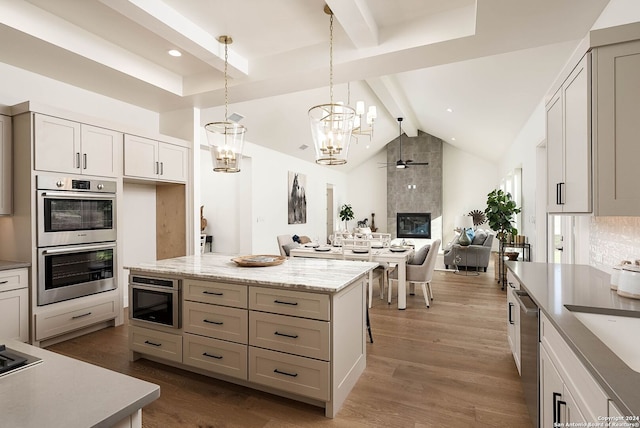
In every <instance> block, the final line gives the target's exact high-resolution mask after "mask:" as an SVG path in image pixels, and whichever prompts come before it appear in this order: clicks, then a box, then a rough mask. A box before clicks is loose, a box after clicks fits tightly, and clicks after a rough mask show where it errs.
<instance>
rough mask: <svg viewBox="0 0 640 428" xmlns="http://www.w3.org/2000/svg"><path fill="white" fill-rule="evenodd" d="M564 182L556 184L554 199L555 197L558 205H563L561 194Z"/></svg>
mask: <svg viewBox="0 0 640 428" xmlns="http://www.w3.org/2000/svg"><path fill="white" fill-rule="evenodd" d="M564 184H565V183H558V184H557V185H556V186H557V190H556V194H557V196H556V199H557V203H558V205H564V195H563V194H562V188H563V187H564Z"/></svg>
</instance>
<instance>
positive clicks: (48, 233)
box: [36, 175, 117, 306]
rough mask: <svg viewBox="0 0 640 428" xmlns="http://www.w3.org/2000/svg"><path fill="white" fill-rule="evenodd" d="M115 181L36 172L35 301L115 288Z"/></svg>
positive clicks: (56, 300) (53, 300)
mask: <svg viewBox="0 0 640 428" xmlns="http://www.w3.org/2000/svg"><path fill="white" fill-rule="evenodd" d="M116 188H117V186H116V181H114V180H108V179H101V180H95V179H85V178H82V177H60V176H53V175H39V176H38V177H37V216H36V218H37V243H38V306H43V305H48V304H51V303H56V302H60V301H63V300H69V299H74V298H78V297H83V296H88V295H90V294H95V293H100V292H103V291H108V290H114V289H116V288H117V282H116V276H115V272H116Z"/></svg>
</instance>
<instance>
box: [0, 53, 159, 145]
mask: <svg viewBox="0 0 640 428" xmlns="http://www.w3.org/2000/svg"><path fill="white" fill-rule="evenodd" d="M0 82H2V85H0V105H7V106H11V105H15V104H20V103H22V102H24V101H35V102H39V103H43V104H46V105H49V106H51V107H57V108H60V109H64V110H69V111H72V112H77V113H81V114H83V115H87V116H94V117H96V118H100V119H103V120H107V121H112V122H114V123H119V124H122V125H126V126H130V127H133V128H136V129H140V130H141V131H149V132H153V133H157V132H158V121H159V115H158V113H155V112H152V111H150V110H146V109H143V108H140V107H136V106H134V105H131V104H127V103H124V102H122V101H117V100H115V99H113V98H109V97H105V96H103V95H99V94H96V93H94V92H90V91H86V90H84V89H81V88H77V87H75V86H71V85H68V84H66V83H62V82H59V81H57V80H53V79H50V78H48V77H44V76H41V75H39V74H35V73H32V72H30V71H27V70H23V69H20V68H16V67H13V66H11V65H7V64H4V63H2V62H0Z"/></svg>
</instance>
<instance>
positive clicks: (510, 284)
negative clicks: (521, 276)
mask: <svg viewBox="0 0 640 428" xmlns="http://www.w3.org/2000/svg"><path fill="white" fill-rule="evenodd" d="M507 284H509V287H511V288H516V286H515V285H513V282H511V281H509V282H508V283H507Z"/></svg>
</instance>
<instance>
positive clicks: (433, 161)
mask: <svg viewBox="0 0 640 428" xmlns="http://www.w3.org/2000/svg"><path fill="white" fill-rule="evenodd" d="M442 153H443V142H442V140H441V139H440V138H437V137H434V136H433V135H429V134H427V133H425V132H422V131H418V136H417V137H411V138H410V137H407V136H406V135H403V136H402V158H403V160H407V159H412V160H413V161H415V162H428V163H429V165H426V166H425V165H414V166H410V167H409V168H406V169H397V168H395V166H394V165H395V162H396V161H397V160H398V159H399V157H400V137H397V138H396V139H394V140H392V141H391V142H389V144H387V163H388V164H390V165H389V166H388V167H387V230H388V231H389V232H390V233H392V238H396V230H397V227H396V226H397V225H396V215H397V213H399V212H401V213H431V239H442Z"/></svg>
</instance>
